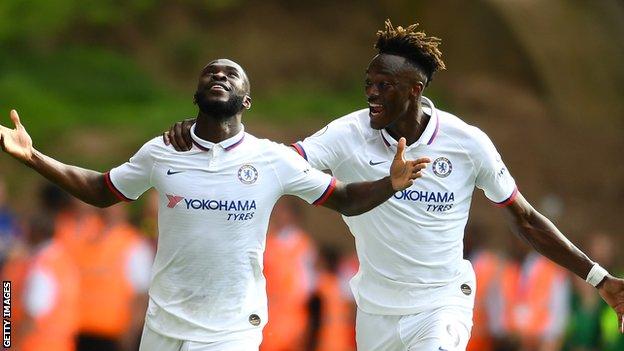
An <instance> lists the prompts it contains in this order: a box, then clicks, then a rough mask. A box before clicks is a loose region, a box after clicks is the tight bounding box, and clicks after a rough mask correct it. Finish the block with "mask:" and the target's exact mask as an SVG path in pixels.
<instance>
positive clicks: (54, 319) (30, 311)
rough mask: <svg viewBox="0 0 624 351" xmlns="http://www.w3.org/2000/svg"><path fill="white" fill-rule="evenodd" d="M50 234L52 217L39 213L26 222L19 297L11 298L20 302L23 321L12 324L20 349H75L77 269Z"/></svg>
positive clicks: (52, 350)
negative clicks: (25, 257)
mask: <svg viewBox="0 0 624 351" xmlns="http://www.w3.org/2000/svg"><path fill="white" fill-rule="evenodd" d="M53 233H54V222H53V219H52V217H50V216H47V215H46V214H43V213H40V214H38V215H37V216H35V217H34V218H33V219H32V220H31V221H30V224H29V227H28V231H27V250H28V261H29V263H28V268H27V272H26V275H25V277H26V279H25V285H24V290H23V292H22V293H23V294H20V295H21V296H22V297H23V299H20V298H16V299H14V301H15V303H16V304H19V303H20V301H23V306H22V307H23V311H24V315H23V320H22V321H21V322H20V323H19V324H17V323H16V326H17V328H19V329H20V330H19V333H18V334H19V335H22V339H21V341H18V340H16V344H17V345H15V346H16V348H18V347H19V349H21V350H22V351H41V350H46V351H73V350H75V335H76V332H77V326H78V304H77V303H78V294H79V281H78V279H79V278H78V272H77V271H76V267H75V266H74V264H73V262H72V260H71V259H70V258H69V256H68V255H67V251H66V250H65V248H64V247H63V245H62V244H61V243H59V242H58V241H57V240H56V239H53ZM18 294H19V292H18ZM18 345H19V346H18Z"/></svg>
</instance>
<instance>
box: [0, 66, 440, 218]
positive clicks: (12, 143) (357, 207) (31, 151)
mask: <svg viewBox="0 0 624 351" xmlns="http://www.w3.org/2000/svg"><path fill="white" fill-rule="evenodd" d="M249 86H250V85H249V80H248V78H247V74H246V73H245V71H244V70H243V69H242V68H241V67H240V66H239V65H238V64H237V63H235V62H233V61H231V60H227V59H220V60H215V61H212V62H211V63H209V64H208V65H206V67H204V69H203V70H202V72H201V74H200V76H199V80H198V84H197V93H196V99H197V98H199V99H200V100H201V103H200V102H198V101H196V102H198V106H200V109H199V112H198V115H197V127H196V133H197V136H198V137H200V138H202V139H204V140H208V141H211V142H214V143H218V142H220V141H223V140H225V139H228V138H230V137H232V136H234V135H236V134H237V133H238V132H239V131H240V130H241V129H242V124H241V119H242V114H243V110H245V109H249V108H250V107H251V97H250V96H249ZM241 97H242V102H241V105H242V106H241V108H240V109H239V111H238V112H236V113H234V114H232V115H226V116H223V115H222V113H221V114H219V115H217V113H216V112H215V113H213V110H206V109H205V106H215V105H214V104H213V105H210V104H211V103H217V105H219V106H221V105H222V104H225V103H226V102H227V101H230V100H231V99H233V98H241ZM201 106H204V107H201ZM11 119H12V121H13V123H14V125H15V128H14V129H9V128H7V127H4V126H2V125H0V146H1V147H2V149H3V150H4V151H5V152H7V153H8V154H10V155H11V156H13V157H14V158H16V159H17V160H19V161H21V162H22V163H24V164H25V165H27V166H28V167H30V168H32V169H34V170H35V171H37V172H39V173H40V174H41V175H43V176H44V177H46V178H47V179H48V180H50V181H52V182H53V183H55V184H57V185H59V186H60V187H62V188H63V189H65V190H66V191H67V192H69V193H70V194H72V195H74V196H75V197H77V198H78V199H80V200H82V201H84V202H86V203H89V204H91V205H94V206H98V207H107V206H110V205H112V204H115V203H117V202H118V201H119V199H117V197H115V196H114V195H113V194H112V193H111V192H110V190H109V189H108V188H107V187H106V185H105V177H104V174H103V173H100V172H96V171H93V170H88V169H84V168H80V167H76V166H71V165H67V164H64V163H61V162H59V161H57V160H55V159H53V158H51V157H48V156H46V155H44V154H43V153H41V152H39V151H38V150H36V149H35V148H34V147H33V145H32V140H31V138H30V136H29V135H28V133H27V132H26V129H25V128H24V126H23V125H22V124H21V121H20V118H19V116H18V114H17V112H16V111H15V110H12V111H11ZM404 150H405V139H401V140H400V142H399V147H398V148H397V153H396V155H395V157H394V160H393V162H392V165H391V167H390V176H388V177H384V178H382V179H379V180H376V181H372V182H360V183H350V184H344V183H342V182H337V183H336V187H335V190H334V191H333V192H332V193H331V195H330V196H329V197H328V199H327V200H326V201H325V202H324V203H323V206H325V207H328V208H331V209H333V210H335V211H338V212H340V213H341V214H343V215H346V216H353V215H358V214H361V213H364V212H366V211H369V210H371V209H372V208H374V207H375V206H377V205H379V204H381V203H382V202H384V201H385V200H387V199H388V198H390V196H392V195H393V194H394V193H395V192H396V191H399V190H402V189H406V188H408V187H410V186H411V185H412V184H413V182H414V180H415V179H417V178H420V177H421V176H422V170H423V169H424V168H425V167H426V165H427V163H429V162H431V161H430V160H429V159H428V158H421V159H418V160H415V161H412V160H410V161H407V160H405V158H404V156H403V154H404Z"/></svg>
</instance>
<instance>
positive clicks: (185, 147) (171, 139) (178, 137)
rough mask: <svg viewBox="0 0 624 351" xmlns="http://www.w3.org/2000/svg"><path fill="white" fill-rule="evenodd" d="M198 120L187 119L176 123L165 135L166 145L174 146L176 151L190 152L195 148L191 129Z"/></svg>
mask: <svg viewBox="0 0 624 351" xmlns="http://www.w3.org/2000/svg"><path fill="white" fill-rule="evenodd" d="M195 121H197V119H195V118H191V119H185V120H184V121H181V122H176V123H174V124H173V125H172V126H171V128H169V130H168V131H166V132H164V133H163V142H164V143H165V145H172V146H173V148H174V149H176V151H189V150H190V149H191V148H192V147H193V139H192V138H191V127H192V126H193V124H195Z"/></svg>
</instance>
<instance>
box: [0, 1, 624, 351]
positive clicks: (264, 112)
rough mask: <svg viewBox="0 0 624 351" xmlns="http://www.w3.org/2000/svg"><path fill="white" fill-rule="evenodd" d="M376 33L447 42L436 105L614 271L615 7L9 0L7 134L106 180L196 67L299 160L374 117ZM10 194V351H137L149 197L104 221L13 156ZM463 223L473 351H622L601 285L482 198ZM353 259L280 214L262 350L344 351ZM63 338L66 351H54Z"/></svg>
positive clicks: (620, 119) (4, 248)
mask: <svg viewBox="0 0 624 351" xmlns="http://www.w3.org/2000/svg"><path fill="white" fill-rule="evenodd" d="M386 18H391V19H392V21H393V23H395V24H397V25H400V24H403V25H406V24H410V23H414V22H419V23H420V24H421V27H422V29H424V30H425V31H426V32H427V33H428V34H431V35H435V36H437V37H440V38H442V41H443V44H442V47H441V49H442V52H443V54H444V56H443V58H444V60H445V62H446V65H447V67H448V70H447V71H443V72H440V73H439V74H438V75H437V76H436V77H435V80H434V81H433V83H432V84H431V86H430V87H428V88H427V90H426V91H425V95H426V96H427V97H429V98H431V99H432V100H433V101H434V103H435V104H436V106H438V107H439V108H441V109H444V110H447V111H449V112H451V113H454V114H456V115H458V116H459V117H461V118H462V119H464V120H465V121H467V122H468V123H470V124H474V125H477V126H479V127H480V128H481V129H483V130H484V131H485V132H487V134H488V135H489V136H490V137H491V138H492V139H493V140H494V143H495V144H496V145H497V147H498V149H499V151H500V152H501V154H502V155H503V157H504V159H505V161H506V164H507V166H508V167H509V168H510V170H511V172H512V174H513V175H514V177H515V179H516V181H517V183H518V184H519V186H520V188H521V190H522V193H523V194H524V195H525V196H526V197H527V198H528V199H529V200H530V201H531V202H532V203H534V204H536V205H538V207H539V208H538V209H539V210H540V211H542V212H543V213H544V214H546V215H547V216H549V218H551V219H552V220H553V221H554V222H555V223H556V224H557V226H558V227H559V228H560V229H561V230H562V231H563V232H564V233H565V234H566V235H567V236H568V237H569V238H570V239H572V240H573V241H574V242H575V243H577V244H578V246H580V247H581V248H582V249H583V250H584V251H585V252H587V253H588V254H589V255H590V256H591V257H592V258H594V259H595V260H597V261H599V262H600V263H601V264H602V265H603V266H605V267H607V268H608V269H609V270H610V271H611V272H612V273H616V274H617V273H622V271H623V270H624V259H623V257H624V255H622V252H623V251H622V250H623V245H622V244H621V243H622V239H623V237H622V224H621V223H622V222H621V220H622V213H624V201H622V199H624V163H622V162H621V161H620V157H619V156H618V155H619V151H620V150H622V149H624V103H623V100H622V96H624V65H622V64H621V63H622V62H624V3H622V1H620V0H603V1H596V2H583V1H568V0H550V1H529V0H505V1H502V0H474V1H450V0H442V1H435V2H432V1H413V0H377V1H373V0H344V1H339V2H337V1H329V0H318V1H296V2H295V1H288V0H265V1H262V2H260V1H251V0H211V1H206V0H178V1H169V0H127V1H99V0H80V1H78V0H8V1H0V123H2V124H4V125H7V124H8V123H9V120H8V111H9V110H10V109H11V108H16V109H17V110H18V111H19V112H20V116H21V118H22V122H23V123H24V125H25V126H26V127H27V129H28V130H29V132H30V133H31V135H32V137H33V139H34V145H35V147H37V148H39V149H41V150H43V151H44V152H46V153H48V154H50V155H52V156H54V157H58V158H59V159H61V160H64V161H67V162H70V163H74V164H78V165H81V166H86V167H90V168H94V169H99V170H102V171H106V170H108V169H110V168H111V167H113V166H115V165H118V164H120V163H122V162H124V161H125V160H127V158H128V157H129V156H130V155H132V154H133V153H134V152H135V151H136V150H137V149H138V148H139V147H140V145H142V144H143V143H144V142H145V141H146V140H148V139H149V138H152V137H153V136H156V135H158V134H160V133H161V132H162V131H163V130H165V129H166V128H167V127H168V126H169V125H170V124H171V123H173V122H174V121H177V120H181V119H183V118H188V117H192V116H193V115H194V114H195V106H193V104H192V94H193V92H194V90H195V85H196V76H197V73H198V72H199V70H200V69H201V67H203V65H204V64H205V63H207V62H208V61H210V60H212V59H214V58H218V57H228V58H232V59H234V60H236V61H237V62H239V63H240V64H241V65H242V66H243V67H245V69H246V70H247V73H248V74H249V76H250V79H251V85H252V96H253V98H254V103H253V106H252V109H251V110H250V111H249V112H247V113H246V114H245V120H244V123H245V126H246V129H247V130H248V131H251V132H252V133H254V134H255V135H258V136H264V137H269V138H271V139H274V140H277V141H281V142H284V143H287V144H288V143H291V142H293V141H296V140H297V139H300V138H302V137H305V136H306V135H309V134H311V133H313V132H314V131H316V130H318V129H319V128H320V127H322V126H323V125H325V124H326V123H327V122H329V121H330V120H332V119H334V118H337V117H339V116H342V115H344V114H347V113H349V112H351V111H354V110H356V109H360V108H364V107H365V100H364V94H363V73H364V69H365V67H366V66H367V65H368V62H369V60H370V59H371V57H372V55H373V53H374V51H373V49H372V44H373V42H374V40H375V32H376V30H378V29H380V28H381V27H382V24H383V21H384V20H385V19H386ZM0 178H2V180H1V181H0V253H1V258H2V272H3V273H2V277H3V280H7V279H9V280H11V281H12V283H13V285H12V291H13V297H14V298H13V316H12V322H13V332H14V333H13V341H14V347H13V348H12V349H16V350H19V349H22V350H26V351H28V350H54V349H58V350H67V349H68V347H71V345H69V344H70V340H71V341H73V340H76V345H78V346H79V348H81V349H82V350H92V351H97V350H114V349H117V350H123V351H127V350H135V349H136V343H137V340H138V336H139V335H140V329H141V326H142V318H143V316H144V313H145V301H146V291H147V286H148V284H149V278H150V277H149V268H150V265H151V261H152V259H153V254H154V252H155V249H156V242H157V237H156V233H157V221H156V212H157V209H156V205H155V203H154V198H153V196H154V195H153V194H151V195H149V196H148V195H147V194H146V195H145V196H143V198H142V199H140V200H139V201H137V202H136V203H135V204H133V205H130V206H128V205H119V206H115V207H112V208H110V209H107V210H96V209H94V208H91V207H89V206H86V205H82V204H80V203H78V202H76V201H73V200H71V199H70V198H68V197H67V196H66V195H65V194H64V193H62V192H60V191H58V189H56V188H54V187H50V186H49V185H46V184H42V183H41V179H40V178H39V176H38V175H36V174H34V173H33V172H31V171H29V170H27V169H26V168H25V167H23V166H22V165H20V164H18V163H17V162H13V161H12V160H9V159H8V157H7V156H6V155H3V154H0ZM472 207H473V208H472V213H471V220H470V223H469V226H468V227H467V230H466V243H465V249H466V256H467V257H469V258H470V259H471V260H472V262H473V265H474V266H475V269H476V271H477V279H478V280H479V281H478V286H479V287H478V289H477V304H476V308H475V318H474V321H475V326H474V328H473V334H472V335H473V337H472V341H471V344H470V350H471V351H472V350H485V351H487V350H527V351H528V350H531V351H533V350H544V351H546V350H570V351H581V350H583V351H591V350H600V351H605V350H606V351H609V350H624V341H623V339H622V336H620V335H618V333H617V328H616V321H615V315H613V314H611V313H610V312H609V310H608V309H607V308H606V305H604V304H603V302H602V300H601V299H600V298H599V297H598V295H597V294H596V292H595V290H594V289H592V288H590V287H589V286H588V285H587V284H586V283H584V282H583V281H582V280H580V279H578V278H576V277H573V276H570V275H569V274H567V273H566V272H564V271H562V270H561V269H559V268H558V267H556V266H554V265H552V264H551V263H549V262H548V261H545V260H544V259H542V258H541V257H540V256H537V255H535V253H533V252H531V251H529V250H528V249H527V248H526V245H525V244H524V243H523V242H521V241H519V240H516V239H514V237H513V234H511V233H510V232H509V230H508V229H507V228H506V227H505V225H504V222H503V221H502V220H501V218H500V217H501V216H498V215H493V213H494V212H497V211H499V210H496V209H494V208H492V206H491V205H490V204H489V203H488V202H487V201H486V200H485V199H484V197H483V196H482V194H480V192H478V191H477V192H475V197H474V200H473V205H472ZM353 251H354V248H353V240H352V238H351V236H350V234H349V233H348V230H347V229H346V227H345V226H344V224H343V223H342V221H341V220H340V218H339V216H338V215H336V214H334V213H332V212H331V211H328V210H325V209H315V210H312V211H310V210H309V207H308V206H300V204H299V203H298V201H294V200H293V199H287V200H285V201H283V202H280V203H279V205H278V206H277V207H276V209H275V212H274V215H273V216H272V220H271V224H270V228H269V234H268V237H267V251H266V257H265V274H266V276H267V280H268V286H267V289H268V294H269V313H270V316H269V319H270V322H269V324H268V325H267V327H266V330H265V341H264V344H263V346H262V348H263V350H336V351H340V350H353V349H354V337H353V322H354V320H353V318H354V311H353V309H354V305H353V301H352V295H351V293H350V291H349V287H348V280H349V279H350V277H351V276H352V275H353V274H354V273H355V272H356V271H357V259H356V258H355V255H354V252H353ZM53 333H54V334H56V335H59V334H63V335H66V338H65V340H66V344H64V345H52V344H51V343H52V341H51V340H52V339H49V338H48V336H49V335H51V334H53ZM42 345H45V346H42ZM96 345H99V346H96ZM98 347H101V348H98Z"/></svg>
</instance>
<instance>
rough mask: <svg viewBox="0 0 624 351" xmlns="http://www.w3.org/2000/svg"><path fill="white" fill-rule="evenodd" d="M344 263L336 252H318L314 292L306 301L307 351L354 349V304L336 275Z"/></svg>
mask: <svg viewBox="0 0 624 351" xmlns="http://www.w3.org/2000/svg"><path fill="white" fill-rule="evenodd" d="M345 263H346V262H345V261H344V259H342V258H341V256H340V254H339V253H338V251H337V250H335V249H333V248H330V247H326V248H324V249H323V250H321V256H320V259H319V260H318V264H317V267H318V271H319V273H318V281H317V286H316V292H315V294H314V296H313V298H312V299H311V302H310V323H309V324H310V335H309V338H308V339H309V340H310V341H309V342H308V345H307V347H308V350H314V351H353V350H355V302H354V301H353V295H352V294H351V292H350V291H345V289H344V285H343V281H342V280H341V276H340V274H341V272H340V271H341V269H344V268H346V267H345ZM347 265H348V266H350V265H349V264H347ZM355 271H357V267H355ZM351 276H352V275H351Z"/></svg>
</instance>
